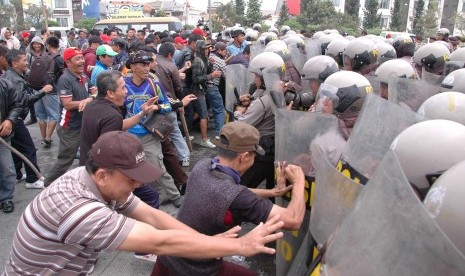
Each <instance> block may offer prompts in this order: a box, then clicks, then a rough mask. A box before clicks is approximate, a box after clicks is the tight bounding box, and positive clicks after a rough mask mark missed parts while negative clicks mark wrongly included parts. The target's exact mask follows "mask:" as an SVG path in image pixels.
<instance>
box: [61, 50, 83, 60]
mask: <svg viewBox="0 0 465 276" xmlns="http://www.w3.org/2000/svg"><path fill="white" fill-rule="evenodd" d="M77 55H82V52H81V51H79V49H78V48H76V47H69V48H66V49H65V51H64V52H63V59H64V61H67V60H69V59H71V58H72V57H74V56H77Z"/></svg>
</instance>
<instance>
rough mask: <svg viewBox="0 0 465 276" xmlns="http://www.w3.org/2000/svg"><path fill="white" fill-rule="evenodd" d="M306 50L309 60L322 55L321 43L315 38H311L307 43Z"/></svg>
mask: <svg viewBox="0 0 465 276" xmlns="http://www.w3.org/2000/svg"><path fill="white" fill-rule="evenodd" d="M305 51H306V52H307V60H309V59H311V58H312V57H316V56H319V55H321V45H320V43H318V41H317V40H315V39H309V40H307V42H306V43H305Z"/></svg>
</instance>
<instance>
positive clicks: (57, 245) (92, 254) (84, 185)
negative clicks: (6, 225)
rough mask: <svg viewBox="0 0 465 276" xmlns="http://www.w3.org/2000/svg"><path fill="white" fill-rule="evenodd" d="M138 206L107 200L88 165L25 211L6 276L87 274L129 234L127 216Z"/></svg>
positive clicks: (71, 173)
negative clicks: (92, 176)
mask: <svg viewBox="0 0 465 276" xmlns="http://www.w3.org/2000/svg"><path fill="white" fill-rule="evenodd" d="M139 202H140V200H139V199H138V198H137V197H135V196H134V195H132V194H131V196H130V197H129V198H128V200H127V201H126V202H125V203H124V204H120V203H116V202H114V201H111V202H107V201H105V200H104V199H103V197H102V195H101V194H100V192H99V190H98V189H97V186H96V184H95V183H94V181H93V180H92V178H91V176H90V175H89V174H88V173H87V171H86V169H85V167H78V168H76V169H74V170H72V171H69V172H67V173H66V174H64V175H63V176H61V177H60V178H58V179H57V180H56V181H55V182H53V184H52V185H50V186H49V187H48V188H47V189H45V190H44V191H42V192H41V193H40V194H39V195H37V196H36V198H35V199H34V200H33V201H32V202H31V203H30V204H29V205H28V206H27V207H26V210H25V211H24V213H23V214H22V216H21V218H20V220H19V222H18V228H17V229H16V233H15V236H14V239H13V246H12V249H11V251H10V256H9V258H8V261H7V263H6V265H5V270H4V272H3V273H4V275H51V274H58V275H86V274H87V272H88V271H89V269H90V268H91V267H92V265H93V264H94V262H95V260H96V259H97V256H98V253H99V252H100V251H101V250H114V249H116V248H118V246H119V245H120V244H121V243H122V242H123V241H124V240H125V238H126V237H127V236H128V234H129V232H130V231H131V229H132V227H133V226H134V224H135V220H133V219H131V218H128V217H126V216H125V214H127V213H129V212H130V211H132V210H134V208H135V207H136V206H137V204H139Z"/></svg>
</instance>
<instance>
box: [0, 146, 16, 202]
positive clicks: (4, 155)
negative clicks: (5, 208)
mask: <svg viewBox="0 0 465 276" xmlns="http://www.w3.org/2000/svg"><path fill="white" fill-rule="evenodd" d="M15 184H16V172H15V165H14V163H13V158H12V157H11V152H10V150H9V149H8V148H7V147H6V146H4V145H3V144H0V203H3V202H4V201H7V200H12V199H13V192H14V191H15Z"/></svg>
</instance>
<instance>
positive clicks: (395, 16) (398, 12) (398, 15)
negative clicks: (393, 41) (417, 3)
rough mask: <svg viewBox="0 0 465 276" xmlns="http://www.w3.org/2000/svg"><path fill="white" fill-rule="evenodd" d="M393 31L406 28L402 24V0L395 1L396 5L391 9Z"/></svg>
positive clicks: (391, 27)
mask: <svg viewBox="0 0 465 276" xmlns="http://www.w3.org/2000/svg"><path fill="white" fill-rule="evenodd" d="M389 29H390V30H391V31H396V32H401V31H403V30H404V27H403V26H402V9H401V6H400V0H395V1H394V7H393V8H392V9H391V24H390V25H389Z"/></svg>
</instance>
